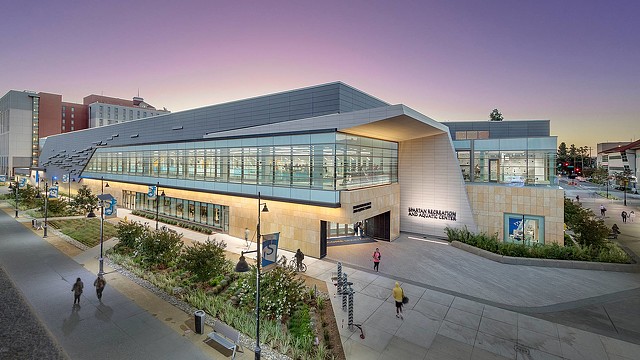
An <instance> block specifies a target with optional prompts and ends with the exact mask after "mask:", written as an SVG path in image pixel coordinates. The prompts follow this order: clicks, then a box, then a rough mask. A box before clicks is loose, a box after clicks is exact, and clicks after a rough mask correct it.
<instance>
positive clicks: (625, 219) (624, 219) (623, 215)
mask: <svg viewBox="0 0 640 360" xmlns="http://www.w3.org/2000/svg"><path fill="white" fill-rule="evenodd" d="M620 216H622V222H623V223H626V222H627V212H626V211H624V210H622V214H620Z"/></svg>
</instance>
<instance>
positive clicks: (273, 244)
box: [262, 232, 280, 267]
mask: <svg viewBox="0 0 640 360" xmlns="http://www.w3.org/2000/svg"><path fill="white" fill-rule="evenodd" d="M279 238H280V233H279V232H277V233H273V234H266V235H263V236H262V267H266V266H268V265H271V264H275V263H277V262H278V239H279Z"/></svg>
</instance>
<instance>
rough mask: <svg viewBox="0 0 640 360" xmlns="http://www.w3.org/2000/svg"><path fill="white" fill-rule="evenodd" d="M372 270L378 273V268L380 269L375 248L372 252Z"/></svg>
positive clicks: (377, 250)
mask: <svg viewBox="0 0 640 360" xmlns="http://www.w3.org/2000/svg"><path fill="white" fill-rule="evenodd" d="M372 258H373V270H375V271H376V272H378V268H379V267H380V250H379V249H378V248H376V251H374V252H373V256H372Z"/></svg>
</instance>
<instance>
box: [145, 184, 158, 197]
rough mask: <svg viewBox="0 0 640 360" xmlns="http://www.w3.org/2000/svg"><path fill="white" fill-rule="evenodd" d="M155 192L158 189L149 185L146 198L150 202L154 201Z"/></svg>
mask: <svg viewBox="0 0 640 360" xmlns="http://www.w3.org/2000/svg"><path fill="white" fill-rule="evenodd" d="M157 191H158V188H157V187H156V186H155V185H149V190H148V191H147V197H148V198H149V199H150V200H153V199H155V198H156V193H157Z"/></svg>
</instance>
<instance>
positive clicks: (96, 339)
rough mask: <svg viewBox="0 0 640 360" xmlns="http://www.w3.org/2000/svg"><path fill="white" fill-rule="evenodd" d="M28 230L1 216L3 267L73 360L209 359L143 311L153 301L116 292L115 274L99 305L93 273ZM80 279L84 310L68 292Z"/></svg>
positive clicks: (7, 216)
mask: <svg viewBox="0 0 640 360" xmlns="http://www.w3.org/2000/svg"><path fill="white" fill-rule="evenodd" d="M9 210H10V209H9ZM29 225H30V224H28V225H27V224H22V223H20V222H16V221H15V219H13V217H10V216H9V215H7V213H6V212H5V211H0V228H1V229H2V233H1V234H0V262H1V263H2V266H3V267H4V269H5V270H6V272H7V274H8V275H9V276H10V277H11V279H12V280H13V282H14V283H15V284H16V286H17V287H18V289H19V290H20V292H21V293H22V294H23V296H24V297H25V298H26V299H27V301H28V302H29V304H30V305H31V307H32V308H33V310H34V311H35V313H36V315H37V316H38V318H39V319H40V321H42V323H43V324H44V325H45V326H46V327H47V329H48V330H49V332H50V333H51V334H52V335H53V337H54V338H55V339H56V340H57V342H58V343H59V344H60V346H61V347H62V348H63V349H64V351H65V353H66V354H68V356H69V357H70V358H71V359H167V360H169V359H181V358H190V359H209V358H211V356H210V355H208V354H207V353H206V352H205V351H204V350H203V349H202V348H200V347H198V346H197V345H194V343H193V342H191V341H190V340H189V339H188V338H187V337H186V336H184V334H183V332H182V333H178V332H176V331H174V330H173V329H171V328H170V327H168V326H166V325H165V324H163V322H162V321H161V320H159V319H158V318H156V316H154V315H157V314H154V313H153V312H150V311H145V308H146V307H149V306H150V304H149V302H147V301H143V302H141V303H137V302H136V301H134V300H132V299H131V298H130V297H129V296H127V295H129V294H123V293H121V292H119V291H117V290H116V286H115V285H116V284H117V283H118V282H119V281H120V280H119V279H118V278H117V275H112V274H108V275H107V281H108V285H107V289H106V290H105V295H104V298H103V302H102V303H100V302H98V301H97V299H96V297H95V293H94V289H93V280H94V279H95V274H96V272H95V271H94V270H95V269H91V271H89V270H87V269H86V268H85V267H83V266H81V265H80V264H78V263H77V262H76V261H74V260H72V259H71V258H69V257H67V256H65V255H64V254H62V253H61V252H59V251H58V250H57V249H56V248H54V247H53V246H52V245H51V244H49V243H48V242H46V241H44V240H43V239H42V238H41V237H39V236H37V235H36V234H34V233H33V232H32V231H31V230H30V229H29V228H27V226H29ZM96 263H97V261H96ZM77 277H80V278H82V279H83V282H84V284H85V291H84V294H83V296H82V298H81V302H80V304H81V306H80V307H73V306H72V303H73V295H72V293H71V291H70V289H71V285H72V283H73V282H74V281H75V279H76V278H77ZM149 300H150V301H153V299H149ZM182 315H183V316H184V313H183V314H182ZM176 319H179V318H176Z"/></svg>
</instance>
